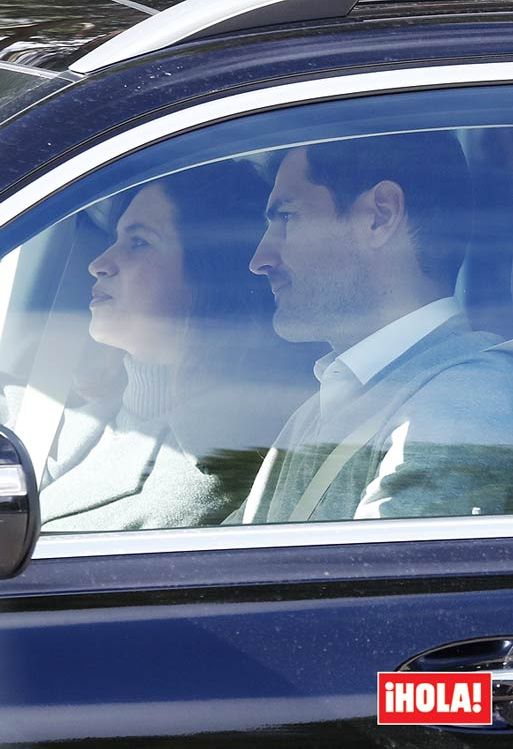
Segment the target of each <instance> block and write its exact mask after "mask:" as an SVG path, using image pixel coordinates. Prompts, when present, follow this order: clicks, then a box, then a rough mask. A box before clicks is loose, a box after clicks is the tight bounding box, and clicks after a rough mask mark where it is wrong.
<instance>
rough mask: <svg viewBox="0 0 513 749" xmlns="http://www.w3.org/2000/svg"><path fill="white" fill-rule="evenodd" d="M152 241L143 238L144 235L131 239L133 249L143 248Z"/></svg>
mask: <svg viewBox="0 0 513 749" xmlns="http://www.w3.org/2000/svg"><path fill="white" fill-rule="evenodd" d="M149 245H150V243H149V242H147V241H146V239H143V238H142V237H132V240H131V246H132V249H133V250H143V249H145V248H146V247H149Z"/></svg>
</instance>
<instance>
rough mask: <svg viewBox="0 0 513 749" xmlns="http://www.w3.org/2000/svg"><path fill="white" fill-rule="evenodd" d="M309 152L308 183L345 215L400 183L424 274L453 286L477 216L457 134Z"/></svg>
mask: <svg viewBox="0 0 513 749" xmlns="http://www.w3.org/2000/svg"><path fill="white" fill-rule="evenodd" d="M306 151H307V159H308V165H309V175H308V177H309V179H310V181H311V182H314V183H315V184H319V185H324V186H326V187H327V188H328V189H329V190H330V192H331V194H332V196H333V198H334V200H335V204H336V206H337V209H338V211H339V212H340V213H341V214H342V215H343V214H344V213H345V212H346V211H347V210H348V209H349V208H350V206H351V205H352V204H353V202H354V201H355V200H356V198H357V197H358V196H359V195H361V194H362V193H363V192H365V191H366V190H369V189H370V188H371V187H373V186H374V185H376V184H377V183H378V182H381V181H382V180H392V181H394V182H397V183H398V184H399V185H400V186H401V187H402V189H403V192H404V195H405V204H406V211H407V215H408V220H409V226H410V229H411V231H412V234H413V236H414V238H415V248H416V251H417V255H418V260H419V265H420V268H421V269H422V271H423V273H424V274H425V275H427V276H429V277H430V278H432V279H434V280H436V281H438V282H440V283H441V284H444V285H445V284H450V286H451V287H453V286H454V284H455V282H456V277H457V275H458V270H459V268H460V266H461V263H462V262H463V259H464V257H465V251H466V247H467V244H468V241H469V238H470V231H471V227H472V214H473V209H472V203H473V200H472V187H471V179H470V173H469V169H468V165H467V161H466V159H465V156H464V153H463V150H462V148H461V145H460V143H459V141H458V139H457V137H456V136H455V135H454V133H452V132H448V131H439V132H426V133H405V134H398V135H386V136H372V137H367V138H356V139H351V140H344V141H333V142H329V143H321V144H316V145H310V146H308V147H307V149H306Z"/></svg>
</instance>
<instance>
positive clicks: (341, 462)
mask: <svg viewBox="0 0 513 749" xmlns="http://www.w3.org/2000/svg"><path fill="white" fill-rule="evenodd" d="M266 214H267V220H268V227H267V231H266V232H265V234H264V236H263V238H262V240H261V242H260V244H259V246H258V248H257V250H256V252H255V255H254V257H253V259H252V261H251V265H250V268H251V270H252V271H253V273H256V274H262V275H265V276H267V279H268V281H269V283H270V286H271V289H272V292H273V294H274V297H275V303H276V310H275V315H274V321H273V322H274V328H275V330H276V332H277V333H278V335H280V336H281V337H282V338H284V339H286V340H288V341H294V342H300V341H325V342H327V343H328V344H329V345H330V348H331V351H330V353H329V354H327V355H326V356H325V357H323V358H322V359H320V360H319V361H318V362H317V363H316V365H315V375H316V377H317V379H318V380H319V383H320V387H319V391H318V392H317V393H316V394H315V395H314V396H312V397H311V398H310V399H309V400H308V401H307V402H306V403H304V404H303V405H302V406H301V407H300V408H299V409H298V410H297V411H296V412H295V413H294V414H293V415H292V417H291V418H290V419H289V421H288V423H287V424H286V426H285V427H284V429H283V430H282V432H281V434H280V435H279V437H278V439H277V440H276V443H275V445H274V446H273V448H272V449H271V450H270V452H269V453H268V455H267V457H266V459H265V461H264V463H263V465H262V468H261V470H260V472H259V474H258V476H257V479H256V481H255V484H254V486H253V489H252V491H251V493H250V495H249V497H248V499H247V500H246V502H245V503H244V505H243V507H242V508H241V509H240V510H239V511H238V513H236V514H234V515H232V516H231V517H230V518H229V521H228V522H243V523H258V522H288V521H306V520H335V519H344V518H347V519H349V518H355V519H363V518H397V517H415V516H437V515H438V516H445V515H468V514H474V515H475V514H494V513H503V512H507V511H509V509H510V494H511V491H510V483H511V482H510V478H509V476H510V467H511V465H512V462H511V459H512V457H513V454H512V451H511V442H512V436H513V359H512V358H511V357H510V356H509V355H508V354H507V353H505V352H503V351H502V352H501V351H497V350H493V349H492V350H491V347H493V346H494V344H496V343H497V342H498V341H499V338H498V336H496V335H494V334H491V333H487V332H476V331H473V330H472V329H471V327H470V324H469V322H468V319H467V318H466V316H465V314H464V312H463V311H462V309H461V308H460V306H459V304H458V302H457V301H456V299H455V297H454V288H455V284H456V280H457V276H458V272H459V269H460V266H461V264H462V262H463V259H464V255H465V249H466V246H467V244H468V240H469V229H470V226H471V224H472V220H473V216H472V198H471V184H470V175H469V173H468V167H467V163H466V160H465V157H464V154H463V151H462V149H461V146H460V144H459V141H458V140H457V138H456V137H455V136H454V135H453V134H452V133H449V132H430V133H412V134H401V135H392V136H387V137H373V138H365V139H354V140H352V141H341V142H332V143H324V144H320V145H310V146H307V147H300V148H295V149H291V150H289V151H288V152H287V153H286V154H285V156H284V157H283V158H282V160H281V163H280V164H279V167H278V170H277V173H276V178H275V182H274V186H273V189H272V192H271V194H270V196H269V200H268V205H267V211H266ZM262 399H263V402H265V393H263V394H262Z"/></svg>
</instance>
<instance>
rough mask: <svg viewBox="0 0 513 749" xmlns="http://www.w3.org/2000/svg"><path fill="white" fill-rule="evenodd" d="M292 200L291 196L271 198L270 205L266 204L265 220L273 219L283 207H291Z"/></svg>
mask: <svg viewBox="0 0 513 749" xmlns="http://www.w3.org/2000/svg"><path fill="white" fill-rule="evenodd" d="M293 203H294V201H293V200H292V199H291V198H278V199H277V200H273V202H272V203H271V205H269V206H267V208H266V210H265V214H264V215H265V218H266V219H267V221H273V220H274V219H275V218H276V217H277V215H278V213H279V212H280V211H282V210H283V208H285V207H289V208H290V207H291V206H292V205H293Z"/></svg>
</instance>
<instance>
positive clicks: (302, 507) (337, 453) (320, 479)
mask: <svg viewBox="0 0 513 749" xmlns="http://www.w3.org/2000/svg"><path fill="white" fill-rule="evenodd" d="M387 411H388V409H387ZM383 418H384V412H382V411H380V412H378V413H377V414H374V415H373V416H372V417H371V418H370V419H367V421H365V422H364V423H363V424H361V425H360V426H359V427H357V428H356V429H355V430H354V431H353V432H351V434H349V435H348V436H347V437H346V438H345V439H344V440H343V441H342V442H341V443H340V444H339V445H337V446H336V447H335V448H334V449H333V450H332V451H331V452H330V454H329V455H328V457H327V458H326V459H325V460H324V462H323V463H322V465H321V466H320V467H319V469H318V470H317V472H316V473H315V475H314V477H313V478H312V480H311V481H310V483H309V484H308V486H307V487H306V489H305V491H304V492H303V495H302V497H301V499H300V500H299V502H298V503H297V505H296V506H295V508H294V511H293V512H292V514H291V516H290V518H289V521H290V522H296V523H299V522H305V521H306V520H309V519H310V518H311V517H312V515H313V513H314V512H315V510H316V509H317V507H318V506H319V504H320V502H321V500H322V498H323V497H324V495H325V494H326V492H327V491H328V489H329V488H330V486H331V485H332V483H333V482H334V481H335V479H336V478H337V476H338V475H339V473H340V472H341V470H342V469H343V468H344V466H345V465H346V463H348V462H349V461H350V460H351V458H352V457H353V455H355V454H356V453H357V452H358V450H360V449H361V448H362V447H363V446H364V445H366V444H367V443H368V442H369V441H370V440H371V439H372V438H373V437H374V435H375V434H376V433H377V432H378V430H379V428H380V427H381V425H382V424H383Z"/></svg>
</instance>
